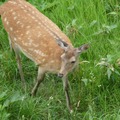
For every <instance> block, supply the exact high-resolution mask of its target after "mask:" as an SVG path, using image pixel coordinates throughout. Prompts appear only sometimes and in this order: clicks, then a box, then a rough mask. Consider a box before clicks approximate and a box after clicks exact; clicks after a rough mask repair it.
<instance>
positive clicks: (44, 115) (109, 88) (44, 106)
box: [0, 0, 120, 120]
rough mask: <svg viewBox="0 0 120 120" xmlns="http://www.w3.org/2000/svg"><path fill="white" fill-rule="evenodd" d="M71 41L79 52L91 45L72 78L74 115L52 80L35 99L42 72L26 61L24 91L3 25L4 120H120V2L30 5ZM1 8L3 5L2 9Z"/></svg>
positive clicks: (0, 78) (45, 0) (0, 99)
mask: <svg viewBox="0 0 120 120" xmlns="http://www.w3.org/2000/svg"><path fill="white" fill-rule="evenodd" d="M28 1H29V2H30V3H32V4H33V5H34V6H36V7H37V8H38V9H39V10H40V11H41V12H42V13H43V14H45V15H46V16H48V17H49V18H50V19H51V20H52V21H54V22H55V23H56V24H57V25H58V26H59V27H60V28H61V30H62V31H63V32H64V33H66V34H67V35H68V37H69V38H70V39H71V41H72V43H73V45H74V46H76V47H77V46H79V45H81V44H84V43H89V44H90V49H89V50H88V51H87V52H85V53H83V54H82V55H81V57H80V60H81V64H80V65H79V66H78V67H77V68H76V70H75V71H74V72H73V73H71V74H70V75H69V81H70V94H71V100H72V106H73V110H74V112H73V114H70V113H69V112H68V110H67V108H66V101H65V95H64V92H63V87H62V81H61V79H59V78H57V77H56V76H55V75H51V74H47V75H46V78H45V80H44V81H43V83H42V84H41V85H40V87H39V91H38V93H37V96H36V97H34V98H32V97H30V96H29V93H30V90H31V89H32V87H33V83H34V80H35V78H36V75H37V67H36V66H35V65H34V64H33V62H31V61H30V60H28V59H27V58H26V57H25V56H22V60H23V70H24V75H25V79H26V84H27V93H26V94H25V93H24V92H23V90H22V87H21V81H20V75H19V72H18V70H17V65H16V60H15V55H14V53H11V52H10V48H9V43H8V39H7V34H6V32H5V30H4V28H3V25H2V22H1V21H0V93H1V94H0V119H1V120H7V119H9V120H120V67H119V66H118V64H117V60H118V59H119V58H120V2H119V1H118V0H59V1H57V2H56V0H28ZM3 2H4V0H2V2H0V4H2V3H3Z"/></svg>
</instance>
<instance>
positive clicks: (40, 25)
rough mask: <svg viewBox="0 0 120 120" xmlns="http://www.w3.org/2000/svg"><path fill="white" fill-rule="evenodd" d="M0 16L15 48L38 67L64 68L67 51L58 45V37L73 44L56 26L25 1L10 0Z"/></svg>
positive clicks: (1, 10) (4, 5)
mask: <svg viewBox="0 0 120 120" xmlns="http://www.w3.org/2000/svg"><path fill="white" fill-rule="evenodd" d="M0 14H1V17H2V21H3V25H4V28H5V30H6V31H7V33H8V35H9V36H10V38H11V42H12V44H13V46H14V45H16V46H18V47H19V48H20V49H21V51H23V53H24V54H26V55H27V56H29V58H31V59H32V60H33V61H34V62H35V63H36V64H38V65H41V66H48V64H49V66H53V64H55V66H54V67H56V68H55V69H59V68H60V64H61V58H60V56H61V55H62V54H63V52H64V51H63V50H62V49H61V48H60V47H59V46H58V45H57V43H56V39H57V37H59V38H60V39H62V40H63V41H65V42H67V43H68V44H69V45H71V46H72V44H71V42H70V40H69V39H68V37H67V36H66V35H65V34H64V33H63V32H62V31H61V30H60V29H59V28H58V27H57V26H56V24H55V23H53V22H52V21H51V20H50V19H48V18H47V17H46V16H44V15H43V14H42V13H40V12H39V11H38V10H37V9H36V8H35V7H33V6H32V5H31V4H29V3H28V2H26V1H24V0H9V1H8V2H6V3H4V4H3V5H2V6H0Z"/></svg>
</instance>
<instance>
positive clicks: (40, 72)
mask: <svg viewBox="0 0 120 120" xmlns="http://www.w3.org/2000/svg"><path fill="white" fill-rule="evenodd" d="M44 76H45V71H44V70H43V69H42V68H40V67H38V76H37V81H36V83H35V86H34V87H33V89H32V91H31V96H35V95H36V92H37V90H38V87H39V85H40V83H41V82H42V81H43V80H44Z"/></svg>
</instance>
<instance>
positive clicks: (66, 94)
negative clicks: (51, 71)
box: [62, 77, 72, 112]
mask: <svg viewBox="0 0 120 120" xmlns="http://www.w3.org/2000/svg"><path fill="white" fill-rule="evenodd" d="M62 80H63V89H64V91H65V96H66V103H67V107H68V110H69V111H70V112H72V109H71V106H70V104H71V103H70V96H69V92H68V89H69V86H68V79H67V78H66V77H64V78H63V79H62Z"/></svg>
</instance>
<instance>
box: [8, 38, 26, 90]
mask: <svg viewBox="0 0 120 120" xmlns="http://www.w3.org/2000/svg"><path fill="white" fill-rule="evenodd" d="M9 41H10V45H11V49H12V48H13V49H14V52H15V55H16V60H17V66H18V69H19V73H20V77H21V81H22V86H23V87H24V89H25V90H26V84H25V79H24V74H23V71H22V65H21V57H20V49H19V47H18V46H17V45H16V44H14V43H13V42H12V40H11V38H10V37H9Z"/></svg>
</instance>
